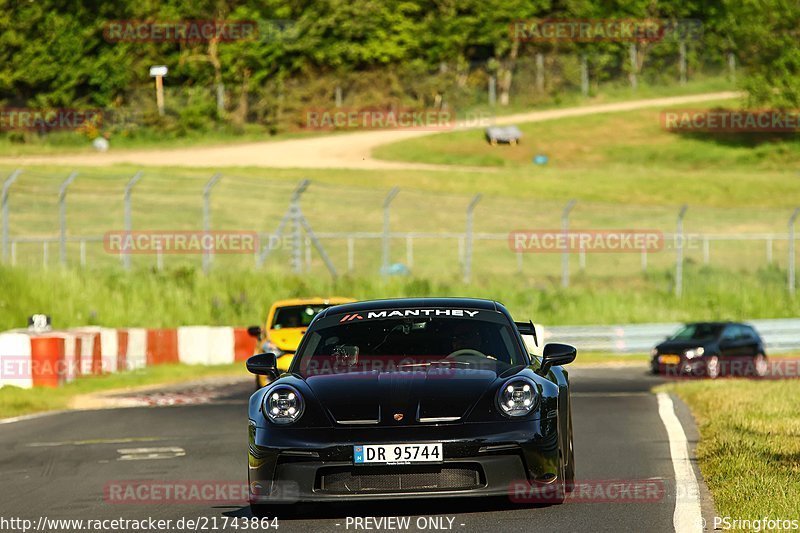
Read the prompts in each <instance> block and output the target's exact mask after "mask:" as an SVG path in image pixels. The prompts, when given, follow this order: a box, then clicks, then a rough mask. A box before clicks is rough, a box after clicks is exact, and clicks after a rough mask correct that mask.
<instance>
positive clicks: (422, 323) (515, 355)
mask: <svg viewBox="0 0 800 533" xmlns="http://www.w3.org/2000/svg"><path fill="white" fill-rule="evenodd" d="M295 364H296V366H295V371H297V372H299V373H300V374H302V375H304V376H308V375H316V374H322V373H331V372H334V373H337V372H353V371H379V372H391V371H404V370H426V371H427V370H429V369H430V368H431V367H435V368H480V369H491V370H494V371H503V370H504V369H506V368H509V367H512V366H516V365H520V364H527V361H526V360H525V359H524V356H523V355H522V354H521V351H520V349H519V346H518V343H517V342H516V340H515V338H514V335H513V333H512V331H511V329H510V328H509V326H508V325H507V324H505V323H502V322H501V321H500V320H497V321H494V320H468V319H456V318H417V319H401V320H371V321H365V322H355V323H353V322H349V323H346V324H335V325H332V326H329V327H322V328H319V329H316V330H314V331H313V332H311V333H309V334H308V338H307V339H306V342H305V344H304V346H303V348H302V353H301V354H300V358H299V360H297V361H295Z"/></svg>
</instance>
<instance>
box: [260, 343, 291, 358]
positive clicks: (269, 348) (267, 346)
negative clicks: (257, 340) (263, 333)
mask: <svg viewBox="0 0 800 533" xmlns="http://www.w3.org/2000/svg"><path fill="white" fill-rule="evenodd" d="M261 352H262V353H274V354H275V357H280V356H282V355H283V354H285V353H286V352H284V351H283V350H281V349H280V348H278V347H277V346H275V345H274V344H272V343H271V342H270V341H269V340H265V341H264V344H262V345H261Z"/></svg>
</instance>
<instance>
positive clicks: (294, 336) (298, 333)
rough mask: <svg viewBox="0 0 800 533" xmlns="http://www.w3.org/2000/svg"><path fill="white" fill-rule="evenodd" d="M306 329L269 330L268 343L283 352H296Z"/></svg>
mask: <svg viewBox="0 0 800 533" xmlns="http://www.w3.org/2000/svg"><path fill="white" fill-rule="evenodd" d="M305 332H306V328H281V329H271V330H269V333H267V337H268V338H269V341H270V342H271V343H272V344H274V345H275V346H277V347H278V348H280V349H281V350H283V351H284V352H296V351H297V347H298V346H299V345H300V340H301V339H302V338H303V335H304V334H305Z"/></svg>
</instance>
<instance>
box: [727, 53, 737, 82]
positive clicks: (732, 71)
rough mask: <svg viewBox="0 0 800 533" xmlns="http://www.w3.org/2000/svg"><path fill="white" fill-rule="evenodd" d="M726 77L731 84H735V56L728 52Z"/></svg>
mask: <svg viewBox="0 0 800 533" xmlns="http://www.w3.org/2000/svg"><path fill="white" fill-rule="evenodd" d="M728 76H729V77H730V80H731V82H733V83H736V56H735V55H733V52H728Z"/></svg>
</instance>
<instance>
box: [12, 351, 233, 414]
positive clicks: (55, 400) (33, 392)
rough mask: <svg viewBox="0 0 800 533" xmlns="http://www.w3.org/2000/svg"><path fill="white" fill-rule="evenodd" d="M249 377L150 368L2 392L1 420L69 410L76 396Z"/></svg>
mask: <svg viewBox="0 0 800 533" xmlns="http://www.w3.org/2000/svg"><path fill="white" fill-rule="evenodd" d="M238 375H246V370H245V368H244V364H243V363H241V362H239V363H233V364H229V365H212V366H190V365H182V364H169V365H160V366H151V367H147V368H143V369H139V370H132V371H130V372H121V373H119V374H107V375H104V376H93V377H83V378H78V379H76V380H75V381H73V382H71V383H67V384H66V385H63V386H61V387H58V388H55V389H42V388H34V389H20V388H19V387H13V386H5V387H2V388H0V419H1V418H8V417H13V416H19V415H25V414H31V413H37V412H42V411H57V410H62V409H67V408H68V407H69V405H70V401H71V400H72V399H73V398H75V397H76V396H79V395H82V394H89V393H95V392H102V391H109V390H116V389H126V388H129V387H141V386H145V385H164V384H171V383H180V382H184V381H190V380H193V379H199V378H205V377H212V376H238Z"/></svg>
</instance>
